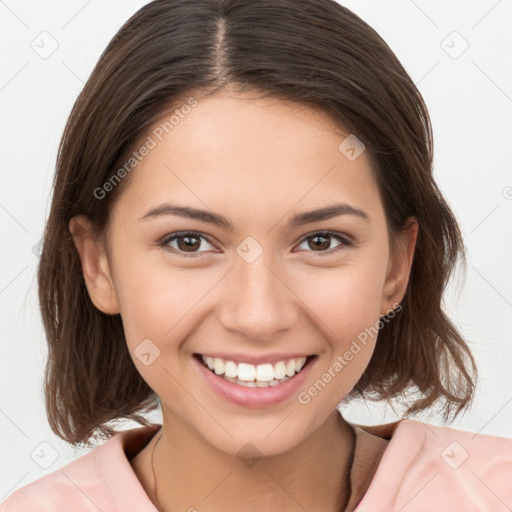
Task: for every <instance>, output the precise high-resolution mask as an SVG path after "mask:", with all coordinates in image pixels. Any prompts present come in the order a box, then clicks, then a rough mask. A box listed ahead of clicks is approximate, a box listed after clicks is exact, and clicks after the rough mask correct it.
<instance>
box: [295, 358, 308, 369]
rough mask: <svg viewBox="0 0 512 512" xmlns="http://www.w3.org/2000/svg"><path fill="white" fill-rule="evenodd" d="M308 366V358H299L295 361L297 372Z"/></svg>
mask: <svg viewBox="0 0 512 512" xmlns="http://www.w3.org/2000/svg"><path fill="white" fill-rule="evenodd" d="M305 364H306V358H305V357H298V358H297V359H295V371H296V372H300V371H301V370H302V367H303V366H304V365H305Z"/></svg>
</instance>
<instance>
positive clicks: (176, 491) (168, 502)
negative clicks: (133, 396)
mask: <svg viewBox="0 0 512 512" xmlns="http://www.w3.org/2000/svg"><path fill="white" fill-rule="evenodd" d="M353 448H354V444H353V433H352V430H351V428H350V426H349V425H347V423H346V422H345V420H344V419H343V418H342V417H341V415H340V414H339V412H338V411H337V410H335V411H333V412H332V413H331V415H330V416H329V417H328V419H327V420H326V422H325V423H324V424H323V425H322V426H321V427H320V428H319V429H317V430H316V431H315V432H314V433H313V434H311V435H310V436H309V437H307V438H306V439H304V440H302V441H301V442H300V443H299V444H298V445H296V446H295V447H294V448H293V449H291V450H288V451H287V452H285V453H281V454H278V455H273V456H265V457H261V458H255V459H253V460H245V459H244V460H242V459H241V458H240V457H238V456H236V455H230V454H227V453H225V452H223V451H220V450H218V449H217V448H215V447H214V446H212V445H211V444H209V443H208V442H206V441H205V440H204V439H202V438H201V437H200V436H198V435H197V433H196V432H194V431H191V429H190V428H187V426H186V425H185V424H183V423H182V422H180V420H179V418H177V417H175V416H171V415H170V414H165V413H164V422H163V425H162V429H161V433H160V432H159V433H157V434H156V435H155V436H154V438H153V439H152V441H151V442H150V443H149V445H148V446H147V447H146V448H145V450H144V451H145V452H146V455H145V462H144V463H143V467H144V468H145V470H144V472H145V474H146V477H145V478H144V479H143V478H141V483H142V484H143V486H144V487H146V490H147V493H148V495H149V497H150V499H152V501H153V502H154V503H155V504H158V505H159V507H160V510H161V511H162V512H172V511H174V510H194V509H197V510H201V509H205V508H207V509H208V510H209V511H211V512H215V511H221V510H222V511H225V510H229V509H232V510H237V511H241V512H253V511H256V510H261V509H264V510H268V511H269V512H273V511H276V512H277V511H278V510H279V511H281V510H297V511H299V510H300V511H303V510H304V509H305V510H322V511H324V510H325V511H333V512H334V511H337V512H338V511H340V510H345V507H346V504H347V502H349V500H350V491H351V485H350V483H351V482H350V469H351V465H352V460H351V457H352V455H353ZM139 455H141V454H139ZM151 455H152V457H151ZM151 458H152V461H151ZM151 466H152V467H151ZM148 468H149V477H148V471H147V470H148ZM134 469H135V468H134ZM153 472H154V475H155V479H156V484H157V485H156V496H155V493H154V488H155V482H154V481H153ZM136 473H137V471H136ZM319 490H321V492H319Z"/></svg>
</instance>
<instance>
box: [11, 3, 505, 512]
mask: <svg viewBox="0 0 512 512" xmlns="http://www.w3.org/2000/svg"><path fill="white" fill-rule="evenodd" d="M462 248H463V242H462V239H461V235H460V231H459V228H458V225H457V222H456V220H455V219H454V216H453V214H452V212H451V211H450V209H449V207H448V205H447V203H446V202H445V200H444V198H443V196H442V195H441V193H440V191H439V189H438V188H437V186H436V184H435V182H434V180H433V177H432V133H431V126H430V120H429V116H428V113H427V110H426V107H425V105H424V102H423V100H422V98H421V95H420V93H419V92H418V90H417V89H416V87H415V86H414V84H413V82H412V81H411V79H410V78H409V76H408V75H407V73H406V72H405V70H404V69H403V67H402V66H401V64H400V63H399V62H398V60H397V58H396V57H395V56H394V54H393V53H392V52H391V51H390V49H389V48H388V46H387V45H386V44H385V43H384V41H383V40H382V39H381V38H380V37H379V36H378V35H377V34H376V32H375V31H374V30H372V29H371V28H370V27H369V26H368V25H367V24H366V23H364V22H363V21H362V20H361V19H360V18H358V17H357V16H356V15H354V14H353V13H352V12H350V11H349V10H348V9H346V8H344V7H342V6H340V5H339V4H337V3H336V2H334V1H332V0H307V1H306V0H299V1H297V0H260V1H257V2H254V1H252V0H194V1H190V0H156V1H154V2H151V3H149V4H147V5H146V6H144V7H143V8H142V9H140V11H139V12H137V13H136V14H135V15H134V16H133V17H132V18H131V19H130V20H128V22H127V23H126V24H125V25H124V26H123V27H122V28H121V30H120V31H119V33H118V34H117V35H116V36H115V37H114V39H113V40H112V42H111V43H110V44H109V45H108V47H107V48H106V50H105V51H104V53H103V55H102V56H101V58H100V60H99V62H98V64H97V66H96V68H95V69H94V71H93V73H92V75H91V77H90V78H89V80H88V82H87V84H86V85H85V87H84V90H83V91H82V93H81V94H80V96H79V98H78V100H77V102H76V104H75V106H74V108H73V111H72V113H71V116H70V118H69V120H68V123H67V126H66V129H65V132H64V135H63V138H62V143H61V146H60V151H59V157H58V163H57V172H56V178H55V183H54V192H53V202H52V207H51V212H50V216H49V219H48V223H47V229H46V233H45V238H44V245H43V249H42V257H41V262H40V268H39V290H40V303H41V309H42V315H43V320H44V324H45V328H46V333H47V337H48V344H49V356H48V364H47V368H46V381H45V393H46V400H47V402H46V405H47V412H48V419H49V422H50V425H51V427H52V429H53V431H54V432H55V433H56V434H57V435H58V436H60V437H61V438H62V439H64V440H66V441H68V442H69V443H71V444H74V445H77V444H80V443H85V444H87V443H88V442H90V440H91V439H93V438H94V437H102V438H104V439H108V441H107V442H105V443H104V444H102V445H101V446H99V447H97V448H94V449H93V450H92V451H91V452H89V453H88V454H86V455H84V456H82V457H80V458H78V459H77V460H75V461H73V462H72V463H70V464H68V465H66V466H64V467H63V468H61V469H60V470H58V471H55V472H53V473H50V474H48V475H46V476H44V477H43V478H40V479H39V480H37V481H35V482H32V483H31V484H29V485H27V486H25V487H23V488H21V489H19V490H18V491H16V492H15V493H13V494H12V495H11V496H10V497H9V498H8V499H7V500H6V501H5V502H4V503H3V505H2V507H1V509H2V511H4V512H14V511H26V510H31V511H34V512H35V511H38V510H40V511H43V510H45V511H50V510H51V511H54V512H56V511H64V510H73V511H93V510H94V511H97V510H101V511H103V512H107V511H123V512H126V511H138V512H142V511H147V512H150V511H151V512H154V511H155V510H159V511H166V512H170V511H173V512H174V511H187V510H188V511H201V512H202V511H209V512H217V511H221V510H222V511H225V510H235V511H237V512H252V511H259V510H266V511H277V510H279V511H282V510H286V511H304V510H307V511H318V512H334V511H352V510H356V511H357V512H370V511H398V510H400V511H403V512H407V511H427V510H428V511H432V510H442V511H446V512H448V511H454V512H455V511H457V512H460V511H462V510H464V511H471V510H475V511H476V510H479V511H482V510H486V511H491V510H493V511H499V510H509V509H510V507H512V490H511V486H510V483H509V482H510V481H511V477H512V440H509V439H505V438H499V437H492V436H487V435H481V434H474V433H470V432H464V431H460V430H456V429H453V428H449V427H436V426H432V425H429V424H428V423H423V422H420V421H418V420H414V419H411V418H410V417H411V415H412V414H413V413H417V412H420V411H428V410H429V409H430V408H432V407H433V406H435V405H441V406H442V407H443V410H444V415H445V418H446V419H449V418H453V417H454V416H455V415H456V414H458V413H459V412H461V411H462V410H463V409H465V408H467V407H468V406H469V404H470V403H471V399H472V397H473V392H474V386H475V379H476V369H475V364H474V361H473V358H472V356H471V353H470V350H469V348H468V346H467V345H466V343H465V342H464V340H463V339H462V337H461V336H460V334H459V333H458V332H457V329H456V328H455V327H454V325H453V324H452V323H451V322H450V320H449V319H448V318H447V316H446V315H445V313H444V312H443V310H442V308H441V298H442V293H443V290H444V288H445V285H446V283H447V281H448V279H449V277H450V275H451V273H452V270H453V269H454V266H455V264H456V263H457V261H458V259H459V257H461V256H463V254H462ZM355 397H359V398H367V399H371V400H377V399H380V400H393V399H401V400H402V401H403V402H406V405H407V407H406V414H405V415H404V419H402V420H400V421H398V422H395V423H392V424H388V425H381V426H380V427H364V426H359V425H355V424H351V423H350V422H348V421H346V420H345V419H344V418H343V416H342V415H341V414H340V411H339V410H338V408H337V406H338V405H339V403H340V402H341V401H342V400H345V401H349V400H350V399H352V398H355ZM158 407H161V412H162V417H163V424H162V425H157V424H152V423H149V422H148V421H147V419H145V418H144V413H146V412H148V411H151V410H154V409H156V408H158ZM121 418H129V419H134V420H136V421H138V422H139V423H140V424H141V425H143V426H142V427H140V428H134V429H131V430H125V431H120V432H116V431H115V430H114V429H113V428H112V422H113V421H115V420H118V419H121Z"/></svg>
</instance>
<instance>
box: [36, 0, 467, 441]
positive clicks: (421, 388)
mask: <svg viewBox="0 0 512 512" xmlns="http://www.w3.org/2000/svg"><path fill="white" fill-rule="evenodd" d="M227 85H229V86H230V87H233V86H236V87H238V88H239V89H240V90H249V91H259V92H261V93H263V94H266V95H268V96H271V97H275V98H278V99H282V100H287V101H293V102H299V103H303V104H306V105H309V106H313V107H314V108H315V109H317V110H318V109H322V111H325V112H327V113H328V114H329V115H330V116H332V118H333V119H335V120H336V121H337V122H338V123H340V125H342V126H343V127H344V128H345V129H347V130H348V131H349V132H350V133H354V134H355V135H356V136H357V137H358V138H359V139H360V140H361V141H363V143H364V144H365V146H366V151H367V153H366V154H367V155H369V157H370V159H371V162H372V167H373V169H374V172H375V175H376V179H377V182H378V186H379V190H380V193H381V197H382V200H383V203H384V209H385V213H386V218H387V222H388V226H389V231H390V233H391V235H393V234H396V233H397V232H398V231H399V230H400V229H403V228H404V227H405V225H406V221H407V219H408V218H409V217H410V216H414V217H415V218H416V219H417V220H418V223H419V233H418V238H417V244H416V250H415V256H414V260H413V265H412V269H411V275H410V280H409V283H408V287H407V290H406V293H405V296H404V299H403V301H402V306H403V310H402V311H401V312H400V313H397V314H396V316H395V318H393V320H392V321H389V322H383V325H382V327H381V329H380V332H379V337H378V342H377V345H376V348H375V352H374V354H373V357H372V359H371V361H370V363H369V365H368V367H367V368H366V371H365V372H364V374H363V375H362V376H361V378H360V380H359V382H358V383H357V385H356V386H355V388H354V389H353V390H352V392H351V394H350V395H349V397H362V398H369V399H371V400H376V399H385V400H388V401H389V400H391V399H393V398H400V397H403V396H404V393H405V391H407V390H411V389H413V390H416V391H417V392H418V393H419V394H418V396H417V397H416V398H415V400H413V401H412V402H409V403H408V408H407V410H406V413H405V414H406V415H410V414H412V413H416V412H419V411H422V410H426V409H428V408H430V407H431V406H433V405H434V403H438V402H439V401H440V402H442V403H443V404H444V408H443V412H444V415H445V418H448V417H449V416H450V414H452V413H454V415H457V414H458V413H459V412H460V411H461V410H463V409H464V408H465V407H467V406H468V404H469V403H470V401H471V400H472V398H473V393H474V386H475V379H476V366H475V363H474V360H473V357H472V356H471V352H470V350H469V348H468V346H467V345H466V343H465V342H464V340H463V338H462V337H461V336H460V334H459V333H458V331H457V329H456V327H455V326H454V324H453V323H452V322H451V321H450V320H449V319H448V318H447V316H446V315H445V313H444V312H443V309H442V304H441V300H442V294H443V291H444V289H445V286H446V284H447V281H448V279H449V277H450V275H451V274H452V271H453V269H454V266H455V264H456V262H457V261H459V259H460V260H461V261H462V263H464V252H463V242H462V238H461V234H460V231H459V228H458V225H457V222H456V220H455V218H454V216H453V214H452V212H451V211H450V209H449V207H448V205H447V203H446V202H445V200H444V198H443V196H442V194H441V192H440V191H439V189H438V187H437V186H436V184H435V182H434V179H433V176H432V152H433V148H432V132H431V124H430V119H429V115H428V112H427V109H426V106H425V104H424V101H423V99H422V97H421V95H420V93H419V91H418V90H417V88H416V87H415V85H414V83H413V82H412V80H411V78H410V77H409V76H408V74H407V73H406V71H405V70H404V68H403V67H402V65H401V64H400V62H399V61H398V59H397V58H396V57H395V55H394V54H393V52H392V51H391V50H390V49H389V47H388V46H387V45H386V43H385V42H384V41H383V40H382V39H381V38H380V36H379V35H378V34H377V33H376V32H375V31H374V30H373V29H372V28H371V27H370V26H368V25H367V24H366V23H365V22H364V21H363V20H361V19H360V18H359V17H358V16H356V15H355V14H354V13H352V12H351V11H350V10H348V9H347V8H345V7H342V6H341V5H339V4H338V3H336V2H335V1H334V0H259V1H257V2H255V1H254V0H194V1H193V2H192V1H189V0H156V1H154V2H151V3H148V4H147V5H145V6H144V7H142V8H141V9H140V10H139V11H138V12H137V13H136V14H135V15H133V16H132V17H131V18H130V19H129V20H128V21H127V22H126V23H125V24H124V25H123V27H122V28H121V29H120V30H119V32H118V33H117V34H116V36H115V37H114V38H113V40H112V41H111V42H110V43H109V45H108V46H107V48H106V49H105V51H104V52H103V54H102V55H101V57H100V59H99V61H98V63H97V65H96V67H95V68H94V70H93V72H92V74H91V76H90V77H89V79H88V81H87V83H86V84H85V87H84V89H83V91H82V92H81V94H80V95H79V97H78V99H77V101H76V103H75V105H74V107H73V109H72V112H71V114H70V117H69V119H68V121H67V125H66V128H65V131H64V134H63V137H62V140H61V143H60V147H59V152H58V158H57V166H56V175H55V180H54V184H53V186H54V188H53V200H52V204H51V211H50V214H49V218H48V221H47V225H46V230H45V236H44V243H43V247H42V254H41V260H40V266H39V271H38V284H39V299H40V305H41V311H42V317H43V321H44V327H45V330H46V335H47V340H48V348H49V352H48V360H47V364H46V369H45V396H46V410H47V415H48V419H49V423H50V427H51V429H52V430H53V432H55V434H57V435H58V436H60V437H61V438H63V439H65V440H66V441H68V442H69V443H73V444H78V443H80V442H87V441H88V440H89V439H90V438H91V437H92V436H94V435H98V434H99V435H100V436H101V437H107V438H108V437H110V436H111V435H112V434H113V433H115V430H114V429H112V428H111V427H110V426H109V425H108V424H107V423H108V422H109V421H111V420H115V419H120V418H127V419H128V418H129V419H134V420H136V421H137V422H139V423H140V424H142V425H146V424H147V423H148V420H147V419H145V418H144V416H143V413H144V412H148V411H150V410H153V409H155V408H157V407H158V397H157V396H156V394H155V393H154V392H153V390H152V389H151V388H150V387H149V386H148V385H147V384H146V382H145V381H144V380H143V379H142V377H141V376H140V375H139V373H138V371H137V369H136V367H135V365H134V364H133V361H132V359H131V357H130V354H129V352H128V349H127V346H126V341H125V337H124V332H123V324H122V321H121V317H120V315H107V314H104V313H102V312H101V311H99V310H98V309H96V308H95V307H94V305H93V303H92V301H91V300H90V297H89V295H88V292H87V289H86V287H85V283H84V279H83V275H82V271H81V264H80V259H79V255H78V252H77V250H76V248H75V246H74V243H73V239H72V237H71V235H70V232H69V229H68V225H69V221H70V219H71V218H72V217H73V216H75V215H78V214H86V215H87V216H88V217H89V218H90V219H91V220H92V221H93V225H94V226H95V229H96V231H97V233H102V232H104V229H105V226H106V225H107V224H108V220H109V209H110V207H111V205H112V204H113V201H114V200H115V198H116V197H118V196H119V194H120V192H121V191H122V189H123V187H124V186H125V185H126V183H127V181H128V178H129V177H128V176H126V177H125V178H123V179H122V180H121V181H120V182H119V183H118V184H117V185H116V186H115V187H113V188H112V190H111V191H109V193H108V194H106V195H105V197H104V198H98V194H95V192H94V191H95V190H98V188H101V187H102V186H103V185H104V184H105V183H106V182H107V181H108V180H109V179H111V178H112V176H113V174H114V171H115V170H116V169H118V168H119V166H121V165H122V164H123V162H124V161H125V160H126V157H127V155H129V153H130V151H133V149H134V147H135V144H136V142H137V141H138V140H140V138H141V137H143V136H144V134H145V130H147V129H148V128H149V126H151V125H152V123H154V122H155V121H156V120H157V119H159V118H160V117H161V116H162V115H163V114H164V113H166V112H167V111H168V110H169V106H170V105H177V104H178V100H179V99H182V98H184V97H186V95H187V94H189V95H190V93H191V92H193V91H199V92H201V93H206V94H211V93H212V92H215V91H216V90H219V89H221V88H222V87H224V86H227Z"/></svg>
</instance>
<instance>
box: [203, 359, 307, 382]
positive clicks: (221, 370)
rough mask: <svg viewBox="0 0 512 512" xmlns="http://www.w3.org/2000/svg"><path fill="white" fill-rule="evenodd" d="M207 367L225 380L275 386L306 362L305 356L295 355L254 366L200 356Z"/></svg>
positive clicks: (293, 373)
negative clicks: (284, 359)
mask: <svg viewBox="0 0 512 512" xmlns="http://www.w3.org/2000/svg"><path fill="white" fill-rule="evenodd" d="M201 357H202V359H203V361H204V362H205V364H206V365H207V366H208V368H209V369H210V370H212V371H214V372H215V374H216V375H224V378H226V380H232V381H237V382H240V381H242V382H244V383H246V384H247V385H248V386H249V387H254V386H257V387H267V386H275V385H276V384H279V383H280V382H284V381H285V380H288V378H290V377H293V376H294V375H295V374H296V373H298V372H300V371H301V370H302V368H303V367H304V365H305V364H306V359H307V358H306V357H297V358H295V359H290V360H288V361H287V362H285V361H278V362H277V363H275V364H274V365H272V364H270V363H265V364H259V365H258V366H254V365H253V364H249V363H239V364H236V363H235V362H234V361H224V360H223V359H221V358H219V357H215V358H214V357H210V356H201Z"/></svg>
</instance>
